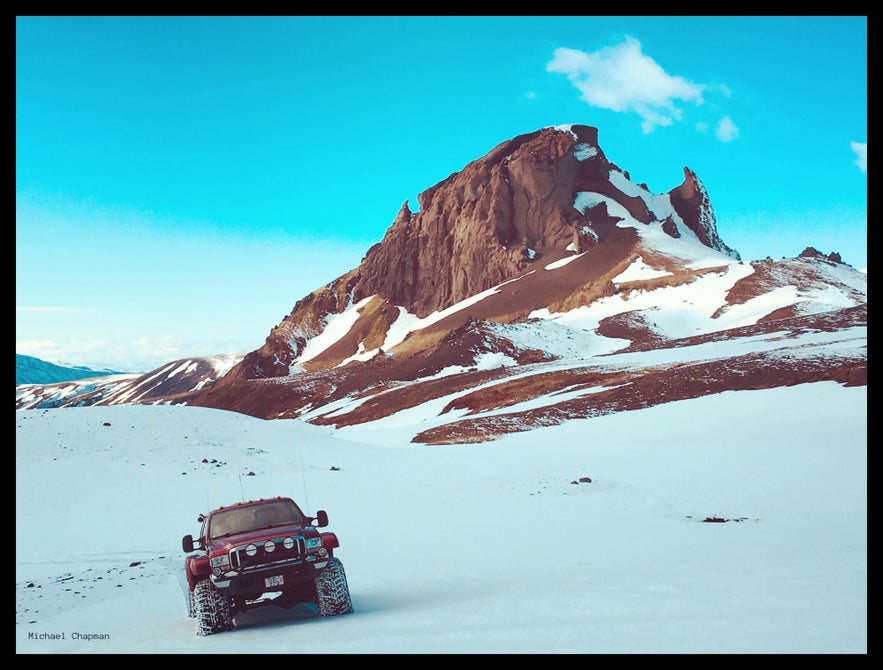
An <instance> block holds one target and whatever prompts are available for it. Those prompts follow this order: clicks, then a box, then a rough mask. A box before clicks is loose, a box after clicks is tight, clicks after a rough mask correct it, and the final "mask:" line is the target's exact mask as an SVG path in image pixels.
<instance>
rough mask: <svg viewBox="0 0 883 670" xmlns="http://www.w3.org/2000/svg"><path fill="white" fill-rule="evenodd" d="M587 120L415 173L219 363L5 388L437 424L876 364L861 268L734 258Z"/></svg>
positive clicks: (661, 398)
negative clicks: (398, 196) (304, 291)
mask: <svg viewBox="0 0 883 670" xmlns="http://www.w3.org/2000/svg"><path fill="white" fill-rule="evenodd" d="M597 139H598V131H597V129H596V128H592V127H590V126H579V125H577V126H574V125H567V126H555V127H548V128H543V129H540V130H537V131H534V132H531V133H526V134H523V135H519V136H517V137H515V138H513V139H511V140H507V141H505V142H502V143H500V144H498V145H497V146H496V147H494V148H493V149H491V151H489V152H487V153H486V154H485V155H484V156H483V157H481V158H479V159H477V160H475V161H473V162H471V163H469V164H468V165H466V166H465V167H464V168H463V169H462V170H460V171H458V172H454V173H452V174H451V175H450V176H449V177H447V178H446V179H444V180H442V181H441V182H439V183H438V184H436V185H434V186H432V187H430V188H428V189H426V190H425V191H423V192H422V193H421V194H420V195H419V196H418V202H419V205H420V209H419V211H418V212H412V211H411V210H410V208H409V206H408V203H407V201H406V202H405V203H404V204H403V205H402V207H401V208H400V210H399V212H398V214H397V215H396V217H395V219H394V221H393V223H392V224H391V225H390V227H389V228H388V230H387V232H386V234H385V235H384V237H383V239H382V240H381V241H380V242H378V243H377V244H375V245H373V246H372V247H371V248H370V249H369V250H368V251H367V253H366V254H365V257H364V258H363V260H362V262H361V263H360V264H359V266H357V267H356V268H353V269H352V270H350V271H349V272H347V273H345V274H343V275H341V276H340V277H338V278H337V279H335V280H333V281H331V282H329V283H327V284H325V285H324V286H321V287H320V288H318V289H316V290H315V291H313V292H311V293H310V294H309V295H307V296H304V297H303V298H301V299H300V300H298V301H297V302H296V303H295V306H294V307H293V309H292V310H291V312H290V313H289V314H288V315H287V316H286V317H285V318H284V319H283V320H282V321H281V322H280V323H279V324H277V325H276V326H274V327H273V328H272V329H271V330H270V333H269V335H268V337H267V339H266V341H265V343H264V344H263V345H262V346H261V347H259V348H258V349H256V350H254V351H252V352H248V353H246V354H245V355H244V356H243V357H241V360H238V361H235V362H233V361H230V365H229V366H228V367H227V369H226V370H224V371H223V373H219V371H218V370H217V368H216V367H213V366H212V365H211V364H210V363H209V362H208V361H205V360H203V361H201V362H200V360H199V359H186V360H182V361H176V362H174V363H170V364H169V365H167V366H163V367H162V368H160V369H158V370H157V371H155V372H154V373H151V374H150V375H145V376H143V377H140V378H139V379H138V380H134V381H131V382H123V383H122V385H121V386H118V387H114V388H111V387H110V386H109V385H108V386H106V387H105V388H103V389H97V388H92V389H90V390H89V391H88V392H83V393H78V394H73V395H74V396H77V400H76V401H75V400H73V398H72V397H67V398H64V399H63V398H61V397H60V396H61V392H60V390H59V389H54V390H53V389H49V388H47V389H45V393H40V392H38V391H32V392H31V393H30V394H29V395H17V408H23V407H38V406H40V405H41V403H51V402H60V403H62V404H63V403H74V402H78V403H81V404H121V403H124V402H139V403H173V404H185V403H186V404H192V405H196V406H203V407H213V408H216V409H224V410H229V411H237V412H243V413H246V414H251V415H254V416H259V417H262V418H266V419H274V418H298V419H302V420H305V421H309V422H311V423H314V424H317V425H328V426H334V427H336V428H338V429H347V428H352V427H357V426H367V425H371V424H372V422H375V421H383V420H391V419H392V418H393V417H396V416H406V415H407V410H408V408H410V407H414V406H416V405H418V404H423V403H427V402H431V403H436V404H438V405H439V409H438V414H437V417H438V418H437V425H436V426H432V427H430V426H414V427H413V432H414V436H413V441H415V442H418V443H420V442H422V443H432V444H444V443H453V442H477V441H484V440H488V439H494V435H495V434H501V433H503V432H509V431H512V430H529V429H533V428H536V427H539V426H543V425H554V424H556V423H561V422H563V421H567V420H570V419H572V418H579V417H583V418H585V417H589V416H596V415H599V414H603V413H609V412H612V411H627V410H629V409H635V408H638V407H642V406H647V405H649V404H653V403H656V402H669V401H672V400H677V399H684V398H688V397H696V395H703V394H706V393H712V392H714V393H719V392H723V391H725V390H744V389H751V388H769V387H771V386H776V385H792V384H796V383H806V382H808V381H812V380H813V379H816V380H821V379H826V380H835V381H838V382H840V383H843V384H848V385H854V384H866V383H867V343H866V340H867V332H866V331H867V325H866V323H867V277H866V275H864V274H862V273H859V272H857V271H856V270H855V269H854V268H852V267H851V266H848V265H845V264H843V263H842V261H841V259H840V257H839V254H837V253H836V252H833V253H831V254H829V255H827V256H826V255H825V254H823V253H821V252H819V251H817V250H816V249H814V248H813V247H806V249H805V251H804V252H803V253H801V254H800V255H799V256H798V257H795V258H793V259H781V260H779V261H773V260H772V259H769V258H767V259H763V260H755V261H749V262H745V261H743V260H742V259H741V256H740V255H739V253H738V252H737V251H735V250H733V249H731V248H730V247H729V246H727V245H726V244H725V243H724V242H723V240H722V239H721V236H720V234H719V232H718V230H717V222H716V220H715V217H714V211H713V208H712V205H711V200H710V197H709V194H708V193H707V191H706V190H705V188H704V186H703V184H702V182H701V181H700V180H699V178H698V176H697V175H696V174H695V173H694V172H693V171H692V170H691V169H690V168H687V167H685V168H684V180H683V182H682V183H681V184H679V185H677V186H675V187H674V188H672V189H670V190H669V191H666V192H662V193H653V192H651V191H650V190H649V189H648V188H647V186H646V185H645V184H636V183H634V182H632V181H631V179H630V177H629V173H628V172H625V171H623V170H621V169H620V168H619V167H618V166H616V165H615V164H614V163H612V162H610V161H609V160H608V159H607V157H606V156H605V155H604V153H603V151H602V150H601V148H600V146H598V143H597ZM832 334H833V335H832ZM829 348H832V351H829V350H828V349H829ZM730 349H732V351H730ZM709 351H711V352H713V355H712V356H711V358H708V356H707V352H709ZM660 361H663V362H662V363H660ZM184 369H186V370H188V371H189V372H188V375H186V376H185V375H181V374H180V371H181V370H184ZM126 384H130V386H128V387H127V386H126ZM65 393H67V394H69V395H70V394H71V391H70V389H68V390H67V391H66V392H65Z"/></svg>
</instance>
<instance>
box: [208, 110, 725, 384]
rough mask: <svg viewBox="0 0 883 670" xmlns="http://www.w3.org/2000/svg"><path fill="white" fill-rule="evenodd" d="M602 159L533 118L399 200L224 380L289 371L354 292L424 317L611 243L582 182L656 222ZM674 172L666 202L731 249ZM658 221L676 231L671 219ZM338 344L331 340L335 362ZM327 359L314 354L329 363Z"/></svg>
mask: <svg viewBox="0 0 883 670" xmlns="http://www.w3.org/2000/svg"><path fill="white" fill-rule="evenodd" d="M611 169H616V170H619V168H618V167H617V166H615V165H614V164H612V163H611V162H610V161H608V160H607V158H606V157H605V155H604V152H603V151H602V150H601V148H600V147H599V146H598V130H597V128H592V127H590V126H580V125H574V126H563V127H559V128H551V127H550V128H543V129H541V130H537V131H534V132H531V133H527V134H524V135H519V136H518V137H515V138H513V139H511V140H508V141H506V142H503V143H501V144H499V145H497V146H496V147H494V148H493V149H492V150H491V151H489V152H488V153H487V154H486V155H485V156H484V157H482V158H479V159H478V160H475V161H473V162H471V163H469V164H468V165H467V166H466V167H465V168H463V169H462V170H461V171H460V172H455V173H453V174H451V175H450V176H449V177H448V178H447V179H445V180H443V181H441V182H439V183H438V184H436V185H435V186H433V187H431V188H429V189H427V190H425V191H423V192H422V193H421V194H420V195H419V196H418V202H419V206H420V207H419V211H418V212H412V211H411V209H410V207H409V203H408V202H407V201H406V202H405V203H404V204H403V205H402V207H401V209H400V210H399V213H398V214H397V215H396V218H395V220H394V221H393V223H392V225H391V226H390V227H389V229H388V230H387V232H386V234H385V236H384V238H383V240H382V241H381V242H379V243H378V244H375V245H374V246H373V247H371V248H370V249H369V250H368V253H367V254H366V255H365V258H364V259H363V260H362V263H361V264H360V265H359V267H357V268H355V269H354V270H352V271H351V272H349V273H347V274H346V275H344V276H342V277H340V278H338V279H337V280H335V281H334V282H332V283H330V284H328V285H327V286H325V287H324V288H322V289H320V290H317V291H314V292H313V293H312V294H310V295H309V296H307V297H306V298H304V299H303V300H301V301H299V302H298V303H297V305H295V307H294V309H293V310H292V312H291V314H290V315H289V316H288V317H286V318H285V319H284V320H283V321H282V323H280V324H279V325H278V326H277V327H276V328H274V329H273V331H272V332H271V333H270V335H269V337H268V338H267V341H266V342H265V344H264V345H263V346H262V347H261V348H260V349H258V350H257V351H254V352H252V353H250V354H248V356H246V358H245V360H243V361H242V363H241V364H240V365H239V367H238V368H237V369H234V370H233V371H231V372H230V373H229V374H228V375H227V377H225V379H224V380H223V381H222V383H224V384H226V383H232V382H233V381H240V380H246V379H255V378H265V377H277V376H287V375H288V374H289V366H290V365H291V364H292V362H293V361H294V360H296V359H297V357H298V356H299V355H300V353H301V352H302V351H303V348H304V346H305V344H306V342H307V340H308V339H309V338H311V337H313V336H315V335H318V334H319V333H320V332H321V330H322V327H323V326H324V324H325V317H327V316H328V315H330V314H335V313H340V312H342V311H343V310H344V309H346V308H347V307H348V306H350V305H352V304H353V303H356V302H360V301H361V300H363V299H364V298H367V297H370V296H377V297H378V298H380V299H381V300H383V301H385V302H386V303H387V304H388V305H397V306H402V307H405V308H406V309H407V310H408V311H409V312H410V313H411V314H415V315H417V316H418V317H425V316H427V315H429V314H432V313H433V312H435V311H440V310H443V309H445V308H447V307H450V306H451V305H454V304H455V303H457V302H459V301H461V300H464V299H466V298H469V297H471V296H474V295H476V294H478V293H481V292H482V291H485V290H487V289H489V288H491V287H494V286H497V285H499V284H500V283H502V282H505V281H507V280H510V279H512V278H513V277H518V276H521V275H523V274H525V273H526V272H528V271H529V270H531V269H533V268H536V267H538V265H539V264H544V263H548V262H550V261H554V260H558V259H560V258H562V257H563V256H565V255H567V254H569V253H572V252H573V251H578V252H584V251H587V250H589V249H592V248H593V247H595V246H597V245H601V244H604V243H605V240H606V239H608V238H609V237H610V236H611V235H614V234H615V236H616V239H617V240H620V241H621V240H622V239H624V237H625V234H624V233H623V232H622V231H621V230H616V228H615V223H616V222H617V221H619V220H620V219H619V218H618V217H615V216H611V215H610V214H609V212H608V211H607V206H606V205H605V204H603V203H601V204H596V205H594V206H592V207H590V208H587V209H586V210H585V211H580V210H578V209H577V208H576V207H575V206H574V203H575V199H576V196H577V194H578V193H580V192H583V191H591V192H594V193H598V194H600V195H602V196H606V197H608V198H610V199H612V200H614V201H616V202H617V203H618V204H619V205H621V206H623V207H624V208H625V209H626V210H627V211H628V212H629V214H631V216H633V217H634V218H635V219H637V220H638V221H641V222H643V223H649V222H650V221H652V220H654V215H653V214H651V213H650V212H649V211H648V209H647V205H646V203H645V202H644V200H643V199H642V198H639V197H636V196H630V195H627V194H625V193H623V192H622V191H620V190H619V189H618V188H616V187H615V186H614V185H613V184H612V183H611V181H610V171H611ZM684 174H685V181H684V183H683V184H682V185H681V186H679V187H678V188H676V189H673V190H672V191H671V192H670V195H671V198H672V204H673V205H674V206H675V208H676V211H678V213H679V214H681V216H682V218H683V219H684V221H685V223H687V225H689V226H690V228H691V229H692V230H693V231H694V232H696V234H697V235H699V238H700V240H702V241H703V242H704V243H705V244H707V245H708V246H710V247H712V248H714V249H717V250H723V251H725V252H731V254H734V253H735V252H732V250H730V249H729V248H728V247H727V246H726V245H724V244H723V243H722V242H721V241H720V239H719V238H718V236H717V231H716V229H715V223H714V214H713V212H712V210H711V205H710V203H709V201H708V196H707V194H706V193H705V189H704V188H703V187H702V185H701V183H700V182H699V180H698V178H697V177H696V175H695V174H693V173H692V172H691V171H690V170H688V169H686V168H685V169H684ZM626 176H627V173H626ZM681 210H683V213H682V211H681ZM664 229H665V230H666V231H667V232H669V234H672V235H675V236H676V235H677V234H678V231H677V227H676V225H675V224H674V222H673V221H669V222H668V225H667V226H665V228H664ZM568 248H569V249H570V251H568ZM735 256H736V257H737V258H738V254H735ZM585 291H589V293H592V291H593V289H592V290H589V289H585V290H584V291H583V292H585ZM395 316H396V315H395V314H392V313H391V312H389V311H386V312H384V313H383V314H382V315H378V316H377V317H376V318H377V319H380V320H379V321H378V323H388V322H389V320H390V319H394V317H395ZM346 353H347V352H346V351H345V349H344V348H343V347H340V348H338V354H339V358H340V360H343V359H344V358H345V357H346ZM350 353H352V352H350ZM336 357H337V355H335V356H333V357H332V358H331V359H329V360H327V361H323V364H327V365H333V364H335V360H334V359H335V358H336ZM338 362H339V361H338ZM314 365H315V364H314Z"/></svg>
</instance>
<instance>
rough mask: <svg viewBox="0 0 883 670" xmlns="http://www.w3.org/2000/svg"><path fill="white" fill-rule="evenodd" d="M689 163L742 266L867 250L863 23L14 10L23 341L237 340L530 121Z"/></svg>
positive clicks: (82, 359)
mask: <svg viewBox="0 0 883 670" xmlns="http://www.w3.org/2000/svg"><path fill="white" fill-rule="evenodd" d="M565 123H582V124H587V125H591V126H595V127H597V128H598V129H599V143H600V145H601V148H602V149H603V150H604V153H605V154H606V155H607V157H608V158H609V159H610V160H611V161H613V162H614V163H616V164H617V165H618V166H619V167H620V168H622V169H623V170H626V171H628V172H629V173H630V175H631V177H632V179H633V180H635V181H637V182H644V183H646V184H647V186H648V188H649V189H650V190H651V191H653V192H656V193H662V192H665V191H668V190H670V189H671V188H673V187H674V186H677V185H678V184H679V183H680V182H681V181H682V179H683V168H684V167H685V166H687V167H689V168H690V169H692V170H693V171H694V172H696V174H697V175H698V176H699V178H700V179H701V180H702V182H703V183H704V185H705V187H706V189H707V190H708V193H709V196H710V198H711V202H712V205H713V207H714V210H715V214H716V217H717V225H718V232H719V234H720V236H721V238H722V239H723V240H724V242H725V243H726V244H728V245H729V246H730V247H732V248H734V249H736V250H737V251H738V252H739V253H740V254H741V255H742V258H743V259H744V260H755V259H759V258H764V257H766V256H770V257H772V258H780V257H793V256H797V255H798V254H799V253H800V252H801V251H803V249H804V248H806V247H807V246H814V247H816V248H817V249H819V250H820V251H822V252H824V253H830V252H832V251H837V252H839V253H840V254H841V256H842V258H843V261H844V262H846V263H848V264H850V265H852V266H853V267H855V268H856V269H863V268H865V267H866V266H867V17H864V16H859V17H838V16H821V17H787V16H786V17H762V16H761V17H717V16H716V17H690V16H686V17H685V16H670V17H666V16H652V17H641V16H621V17H617V16H600V17H594V16H571V17H567V16H556V17H536V16H531V17H371V16H361V17H76V16H73V17H17V19H16V259H15V260H16V351H17V352H18V353H23V354H28V355H31V356H37V357H39V358H43V359H45V360H49V361H53V362H66V363H72V364H79V365H89V366H92V367H109V368H112V369H117V370H126V371H147V370H150V369H153V368H154V367H156V366H158V365H160V364H162V363H165V362H168V361H170V360H174V359H177V358H183V357H187V356H201V355H211V354H217V353H227V352H238V351H243V352H244V351H251V350H253V349H256V348H257V347H259V346H260V345H261V344H263V342H264V339H265V338H266V336H267V335H268V334H269V332H270V330H271V328H272V327H273V326H275V325H276V324H277V323H278V322H279V321H280V320H281V319H282V318H283V317H284V316H285V315H287V314H288V313H289V312H290V311H291V309H292V308H293V307H294V305H295V303H296V302H297V301H298V300H299V299H301V298H302V297H304V296H305V295H307V294H308V293H309V292H310V291H312V290H314V289H316V288H318V287H320V286H322V285H324V284H326V283H328V282H330V281H332V280H334V279H336V278H337V277H338V276H340V275H341V274H343V273H344V272H346V271H348V270H350V269H352V268H353V267H355V266H356V265H358V263H359V262H360V261H361V259H362V257H363V256H364V254H365V252H366V251H367V250H368V248H369V247H370V246H371V245H372V244H375V243H376V242H379V241H380V240H381V239H382V238H383V235H384V233H385V231H386V229H387V228H388V227H389V225H390V224H391V223H392V221H393V218H394V217H395V214H396V212H397V211H398V210H399V208H400V207H401V205H402V203H403V202H404V201H405V200H408V201H410V204H411V207H412V209H416V208H417V194H418V193H420V192H421V191H423V190H425V189H427V188H429V187H431V186H433V185H434V184H435V183H437V182H438V181H440V180H442V179H444V178H446V177H447V176H448V175H450V174H451V173H452V172H456V171H458V170H460V169H462V168H463V167H464V166H465V165H466V164H467V163H469V162H470V161H472V160H474V159H476V158H479V157H481V156H483V155H484V154H485V153H487V152H488V151H490V150H491V149H492V148H493V147H494V146H496V145H497V144H499V143H500V142H502V141H504V140H507V139H509V138H511V137H514V136H515V135H519V134H521V133H526V132H530V131H533V130H536V129H538V128H542V127H545V126H551V125H559V124H565Z"/></svg>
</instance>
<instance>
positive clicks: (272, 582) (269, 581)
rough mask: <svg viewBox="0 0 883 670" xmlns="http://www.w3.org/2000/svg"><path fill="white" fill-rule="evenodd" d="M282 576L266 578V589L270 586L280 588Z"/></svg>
mask: <svg viewBox="0 0 883 670" xmlns="http://www.w3.org/2000/svg"><path fill="white" fill-rule="evenodd" d="M282 582H283V579H282V575H273V576H272V577H267V578H265V579H264V586H266V587H267V588H269V587H271V586H282Z"/></svg>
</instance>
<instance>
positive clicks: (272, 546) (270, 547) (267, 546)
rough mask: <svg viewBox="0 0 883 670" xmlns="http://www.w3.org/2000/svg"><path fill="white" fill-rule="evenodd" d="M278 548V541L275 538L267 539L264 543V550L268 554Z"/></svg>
mask: <svg viewBox="0 0 883 670" xmlns="http://www.w3.org/2000/svg"><path fill="white" fill-rule="evenodd" d="M275 550H276V543H275V542H273V540H267V541H266V542H265V543H264V551H266V552H267V553H268V554H272V553H273V552H274V551H275Z"/></svg>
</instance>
